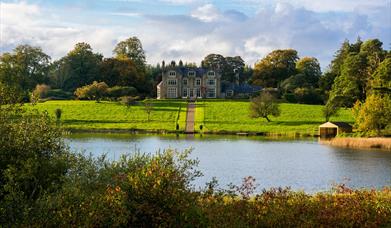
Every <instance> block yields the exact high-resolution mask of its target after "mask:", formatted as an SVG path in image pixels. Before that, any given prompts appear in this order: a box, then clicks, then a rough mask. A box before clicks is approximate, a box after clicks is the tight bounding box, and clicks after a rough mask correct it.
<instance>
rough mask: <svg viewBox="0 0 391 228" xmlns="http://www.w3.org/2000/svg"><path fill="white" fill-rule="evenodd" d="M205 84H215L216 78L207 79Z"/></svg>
mask: <svg viewBox="0 0 391 228" xmlns="http://www.w3.org/2000/svg"><path fill="white" fill-rule="evenodd" d="M207 85H208V86H215V85H216V80H215V79H208V81H207Z"/></svg>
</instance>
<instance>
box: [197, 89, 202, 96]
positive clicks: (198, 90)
mask: <svg viewBox="0 0 391 228" xmlns="http://www.w3.org/2000/svg"><path fill="white" fill-rule="evenodd" d="M195 94H196V96H197V98H201V97H202V94H201V88H196V92H195Z"/></svg>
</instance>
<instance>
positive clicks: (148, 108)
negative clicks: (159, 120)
mask: <svg viewBox="0 0 391 228" xmlns="http://www.w3.org/2000/svg"><path fill="white" fill-rule="evenodd" d="M152 110H153V104H152V102H150V101H149V100H145V101H144V111H145V112H146V113H147V115H148V122H149V120H150V115H151V112H152Z"/></svg>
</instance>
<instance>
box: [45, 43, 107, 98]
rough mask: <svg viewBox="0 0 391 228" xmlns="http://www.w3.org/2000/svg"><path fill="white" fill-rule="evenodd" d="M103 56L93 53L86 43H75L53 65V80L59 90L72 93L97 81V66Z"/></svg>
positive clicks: (98, 75) (98, 74)
mask: <svg viewBox="0 0 391 228" xmlns="http://www.w3.org/2000/svg"><path fill="white" fill-rule="evenodd" d="M102 58H103V56H102V55H101V54H98V53H94V52H93V51H92V48H91V46H90V45H89V44H87V43H77V44H76V45H75V48H74V49H73V50H71V51H70V52H69V53H68V54H67V55H66V56H65V57H63V58H61V59H60V60H59V61H57V62H56V63H55V68H54V69H53V71H54V72H52V74H53V76H52V77H53V78H55V80H56V81H58V84H59V86H60V88H62V89H64V90H66V91H71V92H72V91H74V90H75V89H76V88H79V87H81V86H84V85H88V84H90V83H92V82H93V81H96V80H99V77H100V73H99V65H100V63H101V61H102Z"/></svg>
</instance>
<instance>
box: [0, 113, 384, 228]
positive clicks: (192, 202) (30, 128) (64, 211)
mask: <svg viewBox="0 0 391 228" xmlns="http://www.w3.org/2000/svg"><path fill="white" fill-rule="evenodd" d="M0 134H1V135H2V137H0V224H2V225H4V226H5V227H9V226H32V227H35V226H44V227H45V226H49V227H52V226H87V227H101V226H124V227H128V226H131V227H156V226H162V227H173V226H174V227H183V226H189V225H190V226H204V227H248V226H267V227H275V226H278V227H285V226H288V227H289V226H306V227H314V226H326V227H334V226H338V227H344V226H346V227H361V226H369V227H378V226H384V227H386V226H390V225H391V190H390V189H389V188H385V189H383V190H351V189H349V188H346V187H345V186H343V185H341V186H338V187H336V188H335V189H334V190H332V191H330V192H323V193H317V194H314V195H309V194H306V193H304V192H294V191H291V190H289V189H283V188H276V189H270V190H264V191H262V192H260V193H258V194H256V193H255V192H254V189H255V187H254V186H255V185H254V180H253V178H251V177H248V178H245V179H244V182H243V185H241V186H232V187H230V188H229V189H228V190H222V189H219V188H218V186H217V182H216V181H211V182H210V183H208V184H207V185H206V186H205V188H204V189H195V188H194V187H193V186H192V181H193V180H194V179H195V178H197V177H199V176H200V175H201V174H200V173H199V172H198V171H197V170H196V165H197V161H195V160H192V159H189V157H188V155H189V151H186V152H183V153H179V152H176V151H173V150H167V151H164V152H162V153H158V154H157V155H154V156H150V155H143V154H136V155H133V156H125V157H122V158H121V159H120V160H119V161H116V162H109V161H107V160H106V159H105V158H104V157H102V158H99V159H94V158H91V157H86V156H84V155H80V154H75V153H72V152H71V151H69V149H68V148H67V146H66V145H65V144H64V142H63V141H62V139H61V131H60V130H59V129H58V128H57V127H56V125H55V124H54V122H53V121H52V119H51V118H50V117H49V116H48V115H46V114H43V115H42V114H39V113H23V112H22V110H21V109H19V108H13V107H10V106H7V107H5V106H0Z"/></svg>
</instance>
